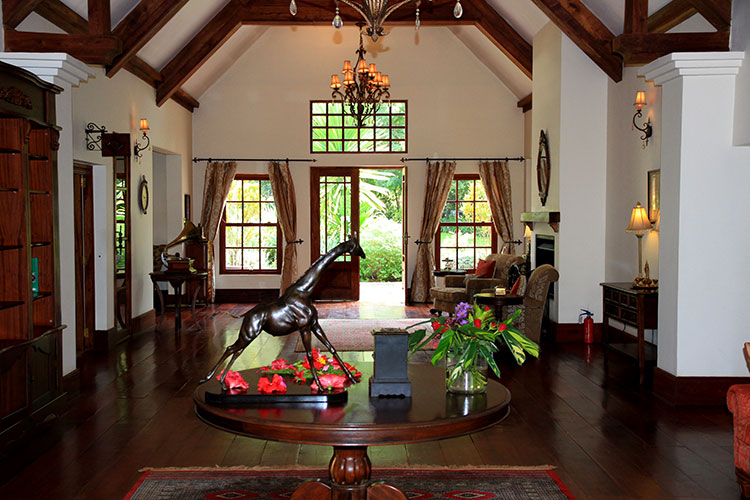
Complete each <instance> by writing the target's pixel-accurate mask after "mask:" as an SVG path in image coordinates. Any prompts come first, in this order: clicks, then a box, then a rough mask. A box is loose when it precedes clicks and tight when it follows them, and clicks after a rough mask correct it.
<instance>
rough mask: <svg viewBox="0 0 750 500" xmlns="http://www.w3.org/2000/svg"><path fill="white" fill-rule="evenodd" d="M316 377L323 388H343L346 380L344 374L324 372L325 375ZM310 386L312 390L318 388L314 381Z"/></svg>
mask: <svg viewBox="0 0 750 500" xmlns="http://www.w3.org/2000/svg"><path fill="white" fill-rule="evenodd" d="M318 379H320V385H322V386H323V388H324V389H326V388H327V389H343V388H344V385H345V384H346V381H347V378H346V377H345V376H343V375H336V374H334V373H326V374H325V375H320V376H319V377H318ZM310 387H311V388H312V390H313V391H317V390H318V384H316V383H315V382H313V383H312V384H310Z"/></svg>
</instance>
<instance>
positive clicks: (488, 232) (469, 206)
mask: <svg viewBox="0 0 750 500" xmlns="http://www.w3.org/2000/svg"><path fill="white" fill-rule="evenodd" d="M435 239H436V241H437V242H438V244H436V245H435V263H436V266H437V267H438V268H439V269H443V268H445V264H446V263H445V262H444V259H446V258H448V259H450V260H452V261H453V267H454V268H455V269H476V266H477V262H479V259H484V258H485V257H487V255H488V254H490V253H492V252H495V251H496V249H497V236H496V234H495V231H494V229H493V227H492V214H491V212H490V205H489V202H488V201H487V195H486V194H485V191H484V186H483V185H482V181H481V180H480V179H479V175H476V174H457V175H454V176H453V182H451V188H450V191H449V193H448V200H447V201H446V203H445V208H444V209H443V214H442V216H441V218H440V225H439V226H438V230H437V234H436V235H435Z"/></svg>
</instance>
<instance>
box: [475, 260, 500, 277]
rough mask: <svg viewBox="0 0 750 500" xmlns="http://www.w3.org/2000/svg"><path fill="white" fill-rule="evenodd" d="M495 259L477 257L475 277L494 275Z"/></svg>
mask: <svg viewBox="0 0 750 500" xmlns="http://www.w3.org/2000/svg"><path fill="white" fill-rule="evenodd" d="M495 264H497V261H495V260H482V259H479V263H478V264H477V271H476V274H477V278H492V277H493V276H494V275H495Z"/></svg>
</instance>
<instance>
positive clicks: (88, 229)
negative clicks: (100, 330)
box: [73, 164, 95, 354]
mask: <svg viewBox="0 0 750 500" xmlns="http://www.w3.org/2000/svg"><path fill="white" fill-rule="evenodd" d="M92 186H93V177H92V173H91V167H90V166H88V165H80V164H76V165H75V166H74V173H73V206H74V212H75V215H74V224H75V276H76V352H77V353H79V354H80V353H82V352H85V351H87V350H89V349H91V348H92V347H93V346H94V311H95V308H94V195H93V189H92Z"/></svg>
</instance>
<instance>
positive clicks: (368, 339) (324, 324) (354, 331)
mask: <svg viewBox="0 0 750 500" xmlns="http://www.w3.org/2000/svg"><path fill="white" fill-rule="evenodd" d="M427 319H428V318H421V319H420V318H405V319H330V318H326V319H321V320H320V327H321V328H322V329H323V331H324V332H326V337H328V340H330V341H331V344H333V347H335V348H336V350H337V351H372V350H373V348H374V346H375V340H374V339H373V337H372V335H371V334H370V332H371V331H373V330H375V329H378V328H405V327H407V326H411V325H414V324H416V323H421V322H422V321H425V320H427ZM425 326H427V327H428V328H430V329H431V327H430V326H429V323H428V324H426V325H425ZM420 328H421V327H420ZM313 347H315V348H318V349H323V345H322V344H321V343H320V342H319V341H318V339H316V338H315V337H313ZM294 350H295V351H296V352H304V351H305V348H304V347H303V346H302V340H301V339H297V345H296V347H295V348H294Z"/></svg>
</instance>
